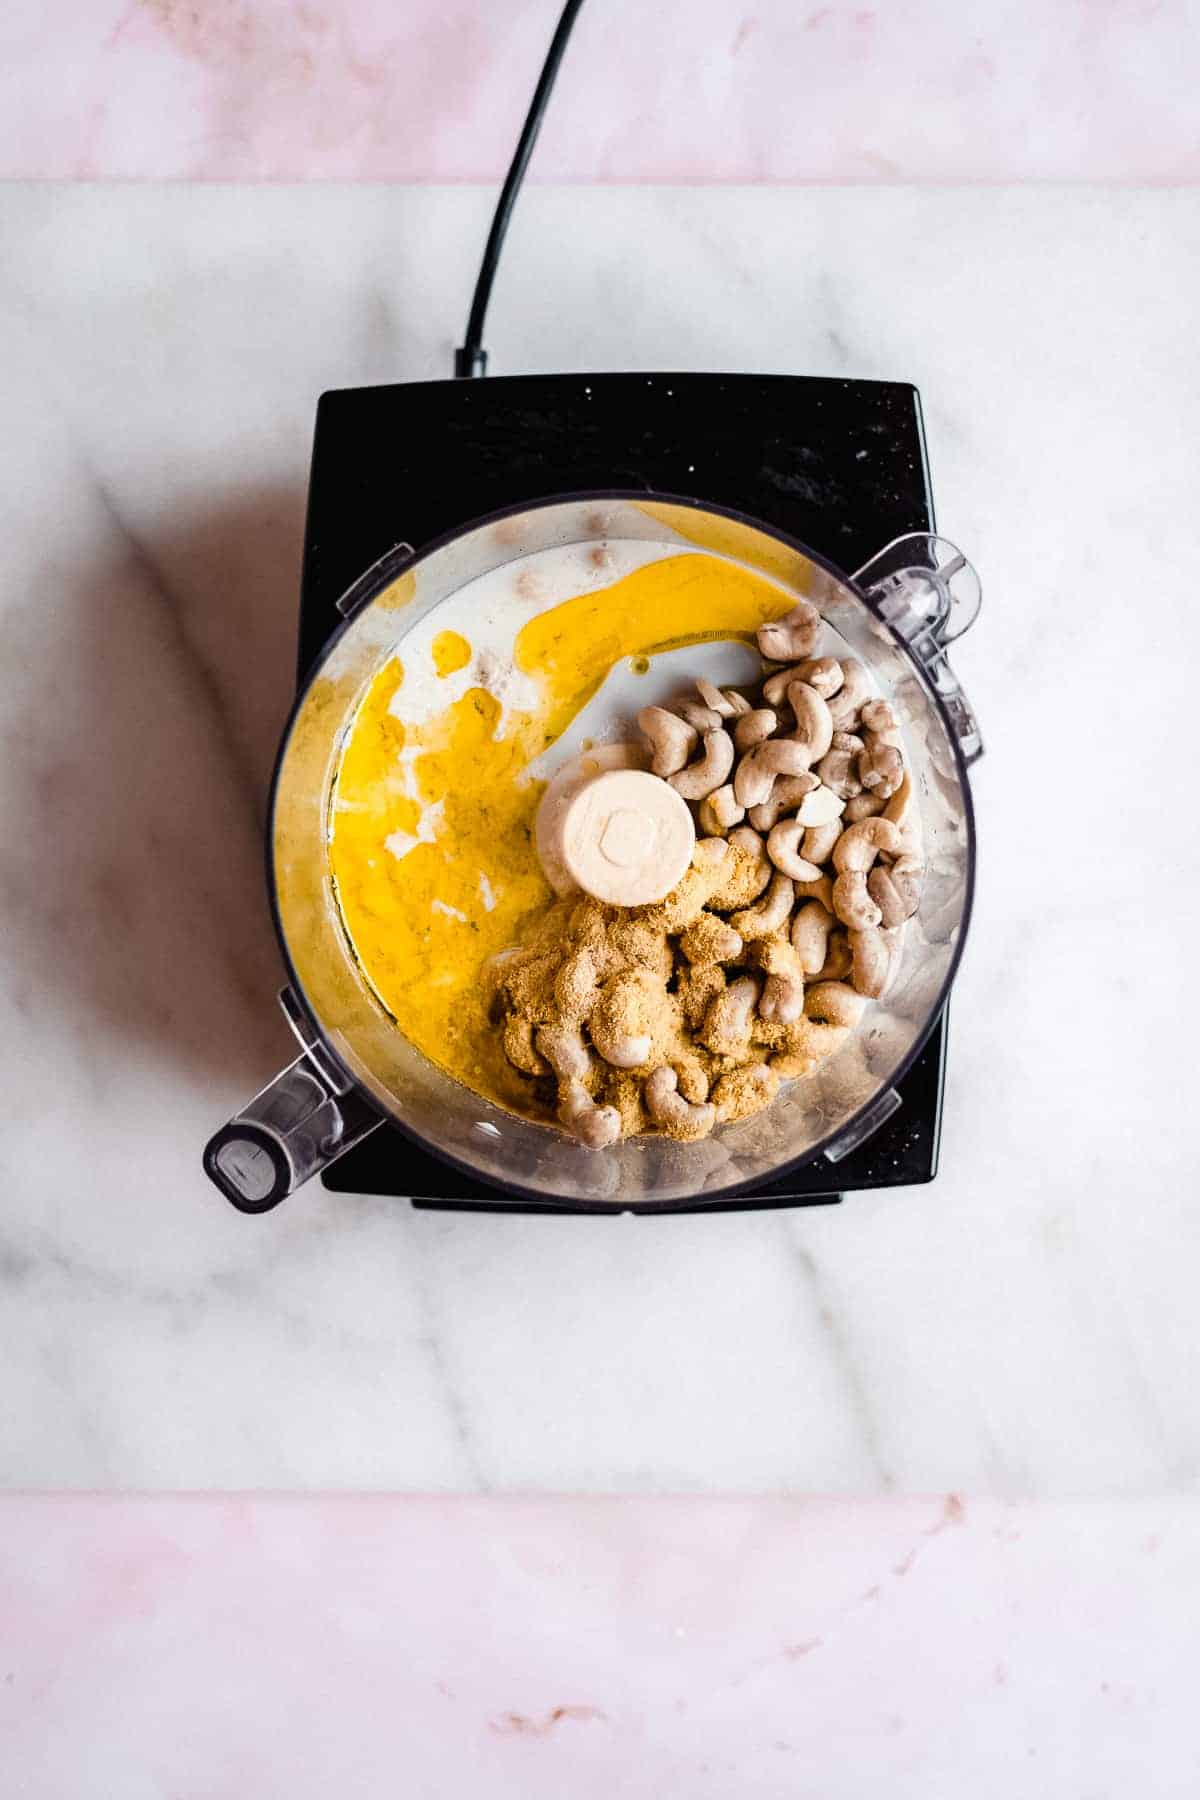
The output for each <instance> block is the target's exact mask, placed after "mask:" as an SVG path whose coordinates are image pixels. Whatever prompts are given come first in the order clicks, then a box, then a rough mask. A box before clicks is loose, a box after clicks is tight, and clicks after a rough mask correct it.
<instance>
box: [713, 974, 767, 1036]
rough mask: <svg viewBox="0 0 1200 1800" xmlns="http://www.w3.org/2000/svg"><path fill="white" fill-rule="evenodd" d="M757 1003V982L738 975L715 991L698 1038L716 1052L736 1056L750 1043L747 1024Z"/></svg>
mask: <svg viewBox="0 0 1200 1800" xmlns="http://www.w3.org/2000/svg"><path fill="white" fill-rule="evenodd" d="M757 1004H758V982H757V981H756V980H755V978H754V977H753V975H740V976H739V977H738V979H737V980H736V981H731V982H730V984H729V986H728V987H727V988H726V989H725V992H724V993H723V994H718V995H717V997H716V999H715V1000H714V1001H713V1002H712V1005H711V1006H710V1007H709V1009H708V1011H707V1012H706V1013H705V1015H704V1029H703V1030H702V1031H701V1032H700V1033H699V1037H700V1042H701V1043H702V1044H705V1045H707V1047H708V1048H709V1049H710V1050H711V1051H712V1052H713V1053H714V1055H716V1056H738V1055H740V1054H741V1053H742V1052H744V1051H745V1050H747V1049H749V1046H750V1025H751V1021H752V1019H753V1017H754V1008H755V1006H756V1005H757Z"/></svg>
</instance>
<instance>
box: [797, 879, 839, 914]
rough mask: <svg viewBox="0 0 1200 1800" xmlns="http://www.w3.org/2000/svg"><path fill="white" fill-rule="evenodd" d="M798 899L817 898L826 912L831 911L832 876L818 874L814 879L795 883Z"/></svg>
mask: <svg viewBox="0 0 1200 1800" xmlns="http://www.w3.org/2000/svg"><path fill="white" fill-rule="evenodd" d="M796 898H797V899H798V900H819V901H820V902H821V905H822V906H823V907H824V908H825V911H826V912H832V911H833V876H832V875H819V876H818V877H817V879H816V880H815V881H798V882H797V883H796Z"/></svg>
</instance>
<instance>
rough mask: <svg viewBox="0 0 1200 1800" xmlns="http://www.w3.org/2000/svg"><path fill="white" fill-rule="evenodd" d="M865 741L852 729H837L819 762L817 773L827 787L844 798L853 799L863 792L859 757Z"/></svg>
mask: <svg viewBox="0 0 1200 1800" xmlns="http://www.w3.org/2000/svg"><path fill="white" fill-rule="evenodd" d="M862 747H863V741H862V739H861V738H860V737H855V735H854V733H853V732H852V731H835V732H834V734H833V740H832V743H831V744H830V747H829V749H828V750H827V751H826V753H825V755H824V756H823V757H822V758H821V760H820V762H819V763H818V764H817V774H818V775H819V776H820V777H821V780H822V781H823V782H824V783H825V786H826V787H827V788H832V789H833V791H834V793H835V794H838V795H840V797H841V798H842V799H843V800H852V799H853V798H854V796H855V794H860V793H861V792H862V783H861V782H860V781H859V779H858V757H859V753H860V751H861V750H862Z"/></svg>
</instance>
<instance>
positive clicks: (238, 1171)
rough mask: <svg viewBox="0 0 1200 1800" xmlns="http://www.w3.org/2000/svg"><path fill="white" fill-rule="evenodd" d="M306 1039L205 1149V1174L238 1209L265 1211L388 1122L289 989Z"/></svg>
mask: <svg viewBox="0 0 1200 1800" xmlns="http://www.w3.org/2000/svg"><path fill="white" fill-rule="evenodd" d="M280 998H281V1000H282V1002H283V1008H284V1011H285V1012H286V1013H287V1015H288V1021H289V1023H290V1024H291V1026H292V1028H293V1030H295V1031H296V1033H297V1035H298V1036H299V1037H300V1039H301V1042H302V1043H303V1044H304V1046H305V1047H304V1050H303V1052H302V1054H301V1055H300V1056H298V1057H297V1058H296V1060H295V1062H294V1063H291V1064H290V1065H289V1067H288V1068H286V1069H284V1070H283V1071H282V1072H281V1073H280V1074H278V1075H276V1077H275V1079H274V1081H270V1082H268V1083H267V1085H266V1087H265V1088H263V1089H262V1091H261V1092H260V1093H258V1094H256V1095H255V1096H254V1098H253V1100H251V1101H250V1102H249V1103H248V1104H247V1105H246V1106H244V1107H243V1108H242V1110H241V1111H240V1112H239V1113H237V1114H236V1115H235V1117H234V1118H232V1119H230V1121H229V1123H228V1124H227V1125H222V1127H221V1129H220V1131H218V1132H216V1133H215V1134H214V1135H213V1136H212V1137H211V1138H210V1139H209V1141H208V1143H207V1144H206V1145H205V1146H204V1172H205V1174H206V1175H207V1176H208V1178H209V1180H210V1181H213V1182H215V1183H216V1185H217V1187H219V1188H220V1190H221V1192H222V1193H223V1194H224V1196H225V1198H226V1199H227V1200H228V1201H230V1202H231V1204H232V1205H234V1206H236V1207H237V1209H238V1211H239V1212H244V1213H264V1212H270V1210H271V1208H272V1207H273V1206H278V1205H279V1202H280V1201H281V1200H285V1199H286V1198H287V1196H288V1195H289V1194H290V1193H291V1192H292V1191H293V1190H294V1189H295V1188H298V1187H299V1186H300V1185H301V1184H302V1183H303V1182H305V1181H307V1180H308V1179H309V1177H310V1176H312V1175H316V1174H317V1173H319V1171H320V1170H321V1169H324V1168H326V1167H327V1166H328V1165H329V1164H330V1163H331V1162H336V1160H337V1158H338V1157H339V1156H343V1155H345V1153H346V1151H347V1150H351V1149H353V1148H354V1146H355V1144H359V1143H361V1142H362V1140H363V1139H364V1138H365V1137H367V1136H368V1135H369V1134H370V1133H371V1132H372V1131H374V1130H375V1129H376V1128H377V1127H378V1126H379V1125H381V1124H382V1122H383V1121H382V1119H381V1118H380V1115H379V1114H378V1113H377V1112H376V1111H375V1109H374V1107H373V1106H371V1104H370V1103H369V1101H368V1100H367V1099H366V1098H365V1096H364V1095H363V1094H362V1092H361V1090H360V1089H358V1088H356V1087H355V1086H354V1084H353V1083H352V1082H351V1081H350V1080H349V1079H348V1078H347V1076H346V1075H345V1074H344V1073H343V1072H342V1070H340V1069H339V1068H338V1067H337V1065H336V1064H335V1062H334V1061H333V1058H332V1057H331V1056H330V1055H329V1054H328V1052H327V1051H326V1050H325V1048H324V1046H323V1045H322V1044H321V1043H320V1041H319V1040H318V1039H317V1037H316V1034H315V1033H314V1032H313V1031H312V1028H311V1026H310V1025H309V1024H308V1022H307V1020H306V1019H305V1018H304V1015H303V1013H302V1011H301V1009H300V1007H299V1006H298V1003H297V1001H296V998H295V996H294V995H293V994H292V993H291V992H290V990H286V989H285V991H284V993H283V994H282V995H281V996H280Z"/></svg>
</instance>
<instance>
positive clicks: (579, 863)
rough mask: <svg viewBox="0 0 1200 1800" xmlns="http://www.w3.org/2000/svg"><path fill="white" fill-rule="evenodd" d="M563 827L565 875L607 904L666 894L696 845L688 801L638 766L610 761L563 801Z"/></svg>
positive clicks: (647, 899)
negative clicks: (621, 765)
mask: <svg viewBox="0 0 1200 1800" xmlns="http://www.w3.org/2000/svg"><path fill="white" fill-rule="evenodd" d="M561 830H562V838H561V845H562V860H563V863H564V864H565V865H566V868H567V870H568V872H569V874H570V875H571V878H572V879H573V880H574V881H576V882H577V883H578V884H579V886H580V887H581V888H582V889H583V891H584V892H585V893H586V894H592V895H594V896H595V898H596V899H597V900H605V901H607V902H608V904H609V905H610V906H648V905H651V904H652V903H653V902H654V901H656V900H662V899H664V898H665V897H666V895H667V894H669V893H670V891H671V889H672V888H673V887H675V886H676V885H677V884H678V883H679V882H680V881H681V880H682V879H683V876H684V874H685V873H686V871H687V869H688V866H689V865H690V863H691V860H692V851H693V850H694V849H695V846H696V828H695V826H694V825H693V824H692V815H691V813H690V812H689V811H688V807H687V802H686V801H685V800H682V799H681V798H680V796H679V795H678V794H677V793H676V792H675V789H674V788H673V787H668V785H667V783H666V782H665V781H660V780H659V778H658V776H657V775H649V774H647V773H646V772H645V770H643V769H613V770H611V771H610V772H609V773H608V774H606V775H598V776H597V777H596V779H595V780H594V781H589V782H588V783H587V785H586V787H583V788H581V789H580V791H579V792H578V793H577V794H575V795H573V796H572V797H571V799H570V801H569V802H568V804H567V807H566V810H565V813H564V815H563V818H562V823H561Z"/></svg>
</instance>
